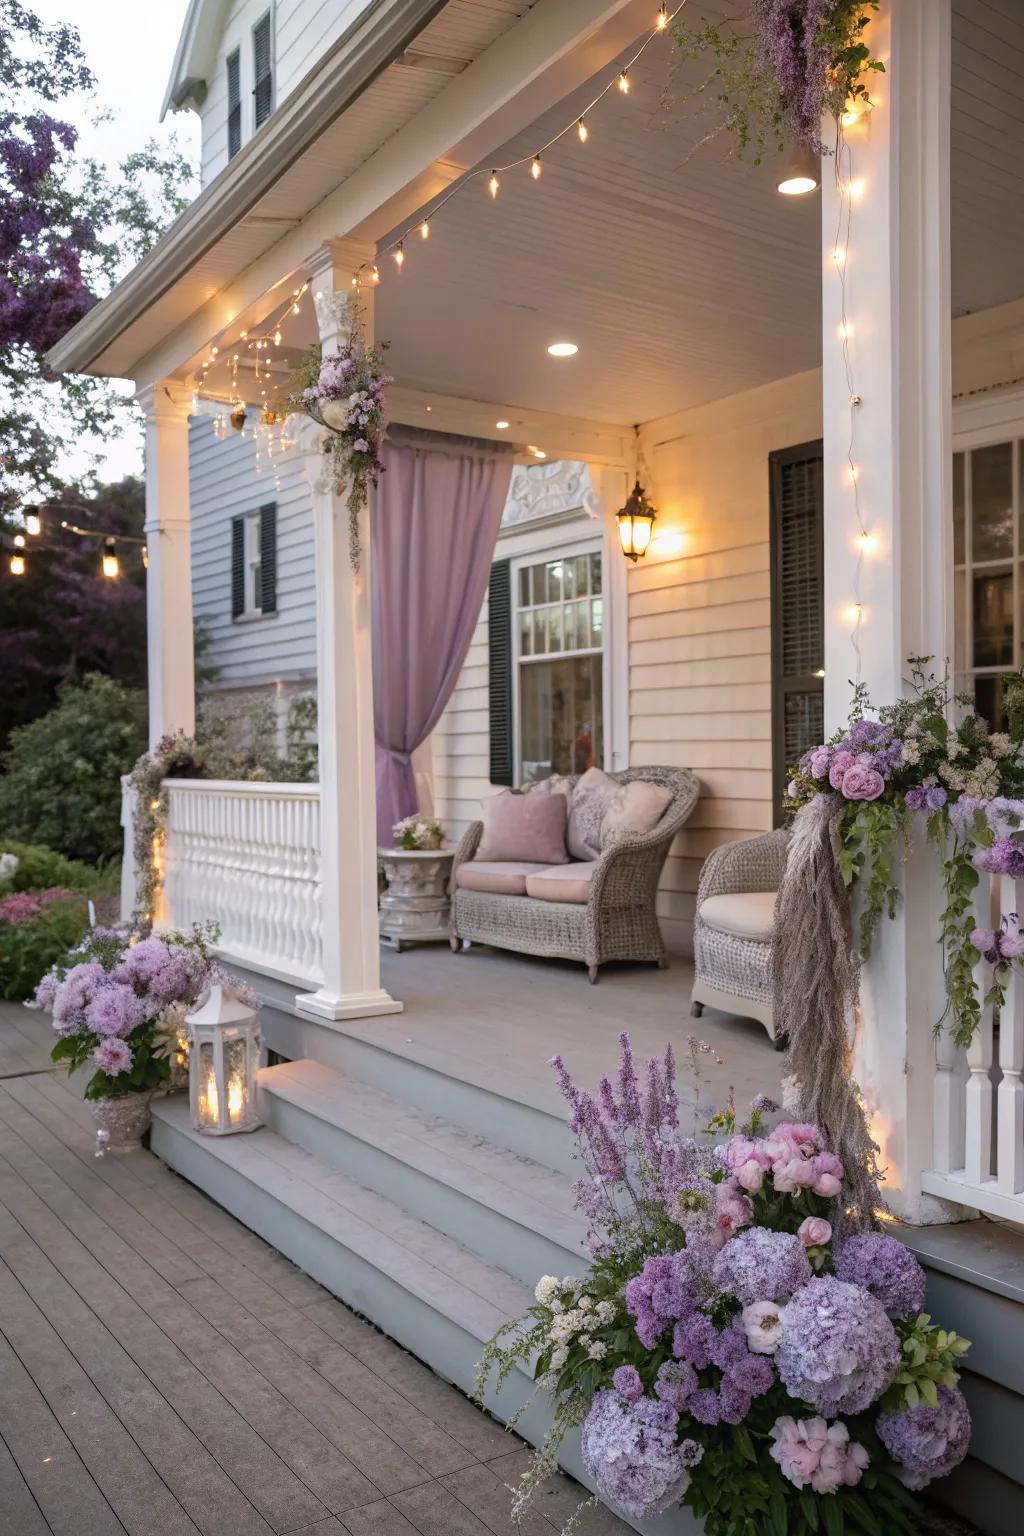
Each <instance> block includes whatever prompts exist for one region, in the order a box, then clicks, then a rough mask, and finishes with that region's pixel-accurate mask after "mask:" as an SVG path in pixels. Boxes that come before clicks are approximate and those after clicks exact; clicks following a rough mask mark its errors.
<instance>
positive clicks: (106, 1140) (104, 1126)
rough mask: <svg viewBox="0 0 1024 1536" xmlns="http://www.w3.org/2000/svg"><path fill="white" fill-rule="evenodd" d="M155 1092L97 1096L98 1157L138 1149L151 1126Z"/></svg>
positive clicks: (116, 1155)
mask: <svg viewBox="0 0 1024 1536" xmlns="http://www.w3.org/2000/svg"><path fill="white" fill-rule="evenodd" d="M152 1097H153V1095H152V1093H151V1092H150V1091H149V1090H147V1091H146V1092H145V1093H121V1094H118V1095H117V1097H116V1098H110V1099H93V1100H92V1101H91V1107H92V1112H93V1114H94V1115H95V1117H96V1121H97V1128H96V1156H97V1157H108V1156H110V1157H123V1156H124V1155H125V1153H127V1152H137V1151H138V1150H139V1148H140V1147H141V1146H142V1138H143V1136H144V1135H145V1133H146V1132H147V1131H148V1130H149V1127H150V1120H151V1117H150V1113H149V1105H150V1100H151V1099H152Z"/></svg>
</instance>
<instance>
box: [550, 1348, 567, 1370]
mask: <svg viewBox="0 0 1024 1536" xmlns="http://www.w3.org/2000/svg"><path fill="white" fill-rule="evenodd" d="M568 1358H569V1351H568V1350H567V1349H566V1347H565V1345H564V1344H560V1345H559V1347H558V1348H557V1349H556V1350H553V1351H552V1354H551V1368H552V1370H555V1371H560V1370H561V1369H562V1366H563V1365H564V1364H565V1362H566V1361H567V1360H568Z"/></svg>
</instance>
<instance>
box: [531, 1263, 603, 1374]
mask: <svg viewBox="0 0 1024 1536" xmlns="http://www.w3.org/2000/svg"><path fill="white" fill-rule="evenodd" d="M533 1294H534V1295H535V1296H536V1298H537V1300H538V1301H539V1302H540V1304H541V1306H542V1307H547V1308H548V1309H549V1311H550V1312H551V1313H552V1318H551V1328H550V1330H549V1332H548V1342H549V1343H550V1344H552V1345H553V1346H554V1348H553V1350H552V1354H551V1368H552V1370H556V1371H559V1370H561V1368H562V1366H563V1365H564V1364H565V1362H566V1361H567V1360H568V1358H569V1348H570V1345H572V1344H573V1343H575V1344H576V1346H577V1347H578V1348H580V1349H584V1350H586V1352H587V1354H588V1355H589V1356H590V1358H591V1360H603V1359H604V1357H605V1355H606V1354H607V1353H608V1346H607V1344H606V1343H605V1342H604V1340H603V1339H595V1338H594V1331H595V1329H596V1328H597V1327H598V1326H599V1325H600V1324H602V1323H610V1322H612V1321H613V1320H614V1318H615V1303H614V1302H612V1301H599V1302H597V1303H595V1302H594V1298H593V1297H592V1296H588V1295H586V1293H585V1292H581V1290H580V1282H579V1281H578V1280H574V1279H573V1278H572V1276H571V1275H567V1276H566V1277H565V1279H564V1280H559V1279H557V1278H556V1277H555V1276H554V1275H542V1276H541V1278H540V1279H539V1280H538V1281H537V1285H536V1289H535V1290H534V1293H533Z"/></svg>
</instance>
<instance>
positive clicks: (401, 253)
mask: <svg viewBox="0 0 1024 1536" xmlns="http://www.w3.org/2000/svg"><path fill="white" fill-rule="evenodd" d="M391 254H392V256H393V257H394V259H395V266H396V267H397V268H398V270H399V272H401V270H402V265H403V263H404V261H405V241H404V240H399V242H398V248H397V249H396V250H394V251H392V252H391Z"/></svg>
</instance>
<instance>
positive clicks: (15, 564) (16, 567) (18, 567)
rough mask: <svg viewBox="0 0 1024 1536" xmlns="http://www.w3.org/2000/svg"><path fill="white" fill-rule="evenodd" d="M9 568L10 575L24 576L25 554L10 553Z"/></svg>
mask: <svg viewBox="0 0 1024 1536" xmlns="http://www.w3.org/2000/svg"><path fill="white" fill-rule="evenodd" d="M10 569H11V575H12V576H24V574H25V556H24V555H12V556H11V561H10Z"/></svg>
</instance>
